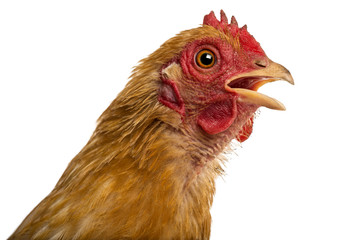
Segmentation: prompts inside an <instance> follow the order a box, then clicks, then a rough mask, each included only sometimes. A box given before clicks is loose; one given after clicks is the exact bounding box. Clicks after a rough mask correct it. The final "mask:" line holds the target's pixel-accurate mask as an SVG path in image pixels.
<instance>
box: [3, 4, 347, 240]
mask: <svg viewBox="0 0 347 240" xmlns="http://www.w3.org/2000/svg"><path fill="white" fill-rule="evenodd" d="M119 2H121V3H118V2H116V1H1V3H0V114H1V117H0V148H1V149H0V161H1V162H0V164H1V166H0V171H1V172H0V184H1V186H0V187H1V188H0V189H1V197H0V201H1V203H0V239H5V238H6V237H8V236H9V235H10V234H11V233H12V232H13V231H14V230H15V228H16V227H17V226H18V225H19V224H20V222H21V221H22V220H23V218H24V217H25V216H26V215H27V214H28V213H29V212H30V211H31V210H32V209H33V207H35V206H36V205H37V204H38V203H39V201H40V200H42V199H43V198H44V197H45V196H46V195H47V194H48V193H49V192H50V191H51V190H52V189H53V187H54V185H55V183H56V182H57V180H58V179H59V177H60V176H61V174H62V173H63V171H64V169H65V168H66V166H67V164H68V162H69V161H70V160H71V159H72V158H73V157H74V156H75V155H76V154H77V153H78V152H79V150H80V149H81V148H82V147H83V146H84V144H85V143H86V142H87V140H88V139H89V137H90V135H91V134H92V132H93V130H94V128H95V122H96V119H97V118H98V117H99V115H100V114H101V113H102V112H103V110H104V109H105V108H106V107H107V106H108V105H109V104H110V102H111V101H112V100H113V99H114V98H115V97H116V95H117V93H118V92H119V91H120V90H121V89H122V88H123V87H124V85H125V83H126V82H127V78H128V76H129V75H130V72H131V69H132V67H133V66H134V65H136V64H137V62H138V61H139V60H140V59H142V58H144V57H146V56H147V55H148V54H150V53H151V52H153V51H154V50H156V49H157V48H158V47H159V46H160V44H162V43H163V42H164V41H165V40H167V39H169V38H170V37H172V36H174V35H175V34H176V33H178V32H180V31H182V30H186V29H190V28H194V27H198V26H199V25H200V24H202V19H203V16H204V15H205V14H208V13H209V12H210V11H211V10H214V11H215V13H216V15H219V10H220V9H224V10H225V12H226V14H227V15H228V16H229V17H231V15H235V16H236V18H237V20H238V22H239V24H240V25H243V24H247V25H248V30H249V32H250V33H251V34H253V35H254V36H255V38H256V39H257V40H258V41H259V42H260V43H261V45H262V47H263V49H264V50H265V52H266V53H267V55H268V56H269V57H270V58H271V59H272V60H274V61H276V62H278V63H281V64H282V65H284V66H285V67H287V68H288V69H289V70H290V71H291V72H292V75H293V77H294V79H295V82H296V85H295V86H291V85H289V84H287V83H284V82H283V83H282V82H277V83H273V84H269V85H267V86H264V87H262V88H261V89H260V91H261V92H263V93H266V94H268V95H270V96H273V97H275V98H277V99H279V100H281V101H282V102H283V103H284V104H285V105H286V107H287V111H285V112H278V111H272V110H268V109H261V114H260V116H259V117H258V118H257V120H256V123H255V126H254V132H253V135H252V136H251V137H250V139H249V140H248V141H246V142H245V143H244V144H243V146H242V148H239V149H238V150H237V154H238V155H237V156H236V155H235V156H232V158H231V160H230V161H229V163H228V164H227V166H226V173H227V175H226V176H225V177H224V180H222V179H219V180H218V182H217V194H216V196H215V200H214V204H213V208H212V216H213V225H212V234H211V239H214V240H216V239H236V240H239V239H252V240H254V239H267V240H270V239H274V240H278V239H305V240H306V239H347V162H346V161H347V157H346V147H347V146H346V145H347V144H346V134H347V129H346V120H347V117H346V110H345V108H346V103H347V101H346V94H345V92H346V84H345V83H346V81H347V77H346V70H345V69H346V64H347V61H346V56H347V50H346V44H347V37H346V23H347V17H346V13H345V11H346V7H345V6H344V5H343V1H333V0H331V1H286V2H284V1H267V0H262V1H242V0H237V1H233V0H228V1H216V0H209V1H177V0H175V1H167V2H166V1H157V2H154V1H148V0H146V1H137V2H134V1H119Z"/></svg>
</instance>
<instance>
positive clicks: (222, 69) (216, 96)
mask: <svg viewBox="0 0 347 240" xmlns="http://www.w3.org/2000/svg"><path fill="white" fill-rule="evenodd" d="M204 24H205V25H210V26H213V27H214V28H216V29H218V30H219V31H221V32H224V33H227V34H229V35H230V34H231V39H233V42H230V41H227V40H225V39H223V38H212V37H205V38H201V39H198V40H195V41H193V42H190V43H188V44H187V45H186V46H185V48H184V49H183V51H182V52H181V54H180V55H179V58H178V59H177V60H175V62H177V63H178V64H179V65H180V66H181V68H182V71H183V73H184V75H185V78H184V79H183V80H182V81H180V82H179V83H178V86H177V87H174V85H175V84H176V83H175V82H174V81H172V82H170V83H169V84H170V86H171V88H172V89H173V91H174V92H175V96H177V99H176V100H173V101H172V102H180V103H182V104H183V107H182V106H180V107H177V106H176V107H175V108H173V107H172V106H170V104H171V103H170V104H168V103H167V102H165V99H167V97H165V96H159V101H161V102H162V103H163V104H165V105H166V106H168V107H171V108H172V109H174V110H175V111H177V112H179V113H180V114H181V115H182V119H183V120H185V119H194V120H193V121H192V122H195V124H197V125H198V126H199V127H200V128H201V129H202V130H203V131H204V132H206V133H207V134H210V135H214V134H218V133H221V132H223V131H225V130H227V129H228V128H229V127H230V126H231V125H232V124H233V123H234V121H235V119H237V117H238V116H239V115H241V114H244V113H243V112H247V111H244V110H245V109H247V107H248V106H247V105H245V104H243V105H242V106H241V105H240V104H241V103H239V102H237V99H238V97H239V96H238V94H237V93H232V92H228V91H226V90H225V84H226V82H227V80H228V79H230V78H232V77H234V76H237V75H238V74H241V73H244V72H249V71H252V70H256V69H258V68H259V66H258V65H257V64H256V62H258V61H261V62H262V63H266V64H268V63H269V60H268V58H267V57H266V55H265V53H264V51H263V50H262V48H261V47H260V45H259V43H258V42H257V41H256V40H255V39H254V38H253V36H252V35H250V34H249V33H248V31H247V29H246V27H243V28H238V27H237V23H236V20H235V19H234V18H232V20H231V24H228V23H227V19H226V17H225V15H224V13H221V21H218V20H217V19H216V18H215V16H214V14H213V13H211V14H209V15H206V16H205V19H204ZM203 49H207V50H210V51H212V52H213V53H214V55H215V59H216V60H215V64H214V65H213V66H212V67H211V68H207V69H205V68H202V67H200V66H199V65H198V64H197V63H196V54H197V53H198V52H199V51H201V50H203ZM238 84H239V85H240V87H243V88H249V89H251V88H252V87H253V85H252V84H251V83H249V84H248V83H247V82H240V83H238ZM169 95H170V96H172V95H173V94H169ZM171 105H172V104H171ZM253 108H254V106H253ZM253 108H252V109H253ZM182 109H184V110H185V113H184V114H183V113H182V111H183V110H182ZM247 114H249V112H247ZM247 118H248V119H249V121H246V122H245V123H243V126H242V127H241V130H240V132H239V134H238V136H237V137H236V138H237V140H239V141H241V142H242V141H245V140H246V139H247V138H248V137H249V135H250V134H251V132H252V126H253V114H252V115H250V116H248V117H247Z"/></svg>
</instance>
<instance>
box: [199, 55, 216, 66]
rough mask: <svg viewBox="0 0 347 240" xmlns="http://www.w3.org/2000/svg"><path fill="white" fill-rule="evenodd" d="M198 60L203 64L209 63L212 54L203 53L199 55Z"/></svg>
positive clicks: (211, 60) (211, 59)
mask: <svg viewBox="0 0 347 240" xmlns="http://www.w3.org/2000/svg"><path fill="white" fill-rule="evenodd" d="M200 61H201V63H202V64H204V65H210V64H211V63H212V62H213V56H212V55H211V54H209V53H204V54H202V55H201V58H200Z"/></svg>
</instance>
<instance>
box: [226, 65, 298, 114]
mask: <svg viewBox="0 0 347 240" xmlns="http://www.w3.org/2000/svg"><path fill="white" fill-rule="evenodd" d="M278 80H284V81H287V82H289V83H290V84H294V79H293V77H292V75H291V74H290V72H289V71H288V70H287V69H286V68H285V67H283V66H282V65H280V64H278V63H275V62H272V61H270V64H269V65H268V66H266V67H265V66H264V68H261V69H257V70H254V71H251V72H247V73H242V74H239V75H237V76H235V77H233V78H231V79H229V80H228V81H227V82H226V84H225V89H226V90H227V91H228V92H232V93H237V94H238V95H239V98H238V100H237V101H239V102H244V103H249V104H255V105H259V106H264V107H267V108H271V109H276V110H285V109H286V108H285V107H284V105H283V104H282V103H281V102H279V101H278V100H276V99H274V98H271V97H269V96H266V95H264V94H261V93H259V92H257V90H258V88H259V87H261V86H262V85H264V84H265V83H268V82H274V81H278Z"/></svg>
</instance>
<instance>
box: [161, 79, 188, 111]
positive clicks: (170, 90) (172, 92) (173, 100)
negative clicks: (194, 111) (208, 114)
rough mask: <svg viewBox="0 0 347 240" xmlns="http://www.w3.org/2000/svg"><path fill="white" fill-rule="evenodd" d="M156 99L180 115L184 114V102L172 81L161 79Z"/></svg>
mask: <svg viewBox="0 0 347 240" xmlns="http://www.w3.org/2000/svg"><path fill="white" fill-rule="evenodd" d="M158 100H159V102H161V103H162V104H164V105H165V106H167V107H169V108H171V109H173V110H175V111H176V112H178V113H179V114H180V115H181V116H182V117H183V116H184V115H185V108H184V102H183V99H182V97H181V95H180V93H179V91H178V88H177V85H176V83H175V82H174V81H172V80H168V79H163V80H162V82H161V86H160V88H159V94H158Z"/></svg>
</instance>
